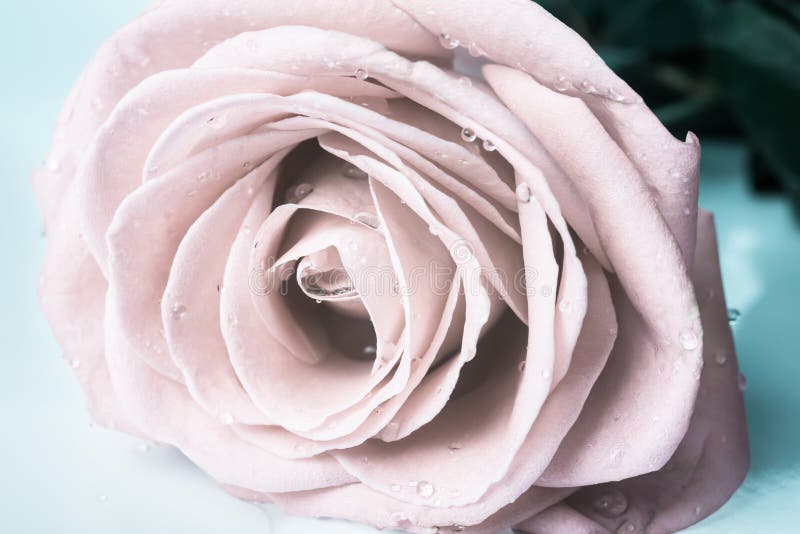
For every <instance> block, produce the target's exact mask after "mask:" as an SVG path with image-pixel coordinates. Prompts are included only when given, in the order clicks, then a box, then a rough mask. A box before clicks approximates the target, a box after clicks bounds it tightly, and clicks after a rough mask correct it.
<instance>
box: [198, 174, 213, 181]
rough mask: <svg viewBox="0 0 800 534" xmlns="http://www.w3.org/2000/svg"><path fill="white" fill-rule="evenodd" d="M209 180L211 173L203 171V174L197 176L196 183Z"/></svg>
mask: <svg viewBox="0 0 800 534" xmlns="http://www.w3.org/2000/svg"><path fill="white" fill-rule="evenodd" d="M209 178H211V172H210V171H203V172H201V173H200V174H198V175H197V181H198V182H205V181H206V180H208V179H209Z"/></svg>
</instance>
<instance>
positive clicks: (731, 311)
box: [728, 308, 742, 324]
mask: <svg viewBox="0 0 800 534" xmlns="http://www.w3.org/2000/svg"><path fill="white" fill-rule="evenodd" d="M741 315H742V313H741V312H740V311H739V310H737V309H736V308H728V323H729V324H736V321H738V320H739V316H741Z"/></svg>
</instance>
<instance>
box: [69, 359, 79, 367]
mask: <svg viewBox="0 0 800 534" xmlns="http://www.w3.org/2000/svg"><path fill="white" fill-rule="evenodd" d="M69 366H70V367H72V368H73V369H77V368H79V367H80V366H81V361H80V360H78V359H72V360H70V362H69Z"/></svg>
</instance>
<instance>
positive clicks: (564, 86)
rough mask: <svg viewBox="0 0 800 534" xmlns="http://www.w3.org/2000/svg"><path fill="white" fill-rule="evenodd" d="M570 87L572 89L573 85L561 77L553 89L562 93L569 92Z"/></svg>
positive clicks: (557, 79)
mask: <svg viewBox="0 0 800 534" xmlns="http://www.w3.org/2000/svg"><path fill="white" fill-rule="evenodd" d="M570 87H572V84H571V83H570V82H569V80H567V78H566V77H564V76H559V77H558V78H556V81H555V83H554V84H553V88H555V90H556V91H561V92H564V91H566V90H568V89H569V88H570Z"/></svg>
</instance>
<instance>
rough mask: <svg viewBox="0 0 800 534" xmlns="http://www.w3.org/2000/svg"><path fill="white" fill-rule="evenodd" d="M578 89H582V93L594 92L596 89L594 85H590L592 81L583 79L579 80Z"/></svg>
mask: <svg viewBox="0 0 800 534" xmlns="http://www.w3.org/2000/svg"><path fill="white" fill-rule="evenodd" d="M580 90H581V91H583V92H584V93H594V92H596V91H597V89H596V88H595V86H594V85H592V82H590V81H589V80H583V81H582V82H581V85H580Z"/></svg>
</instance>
